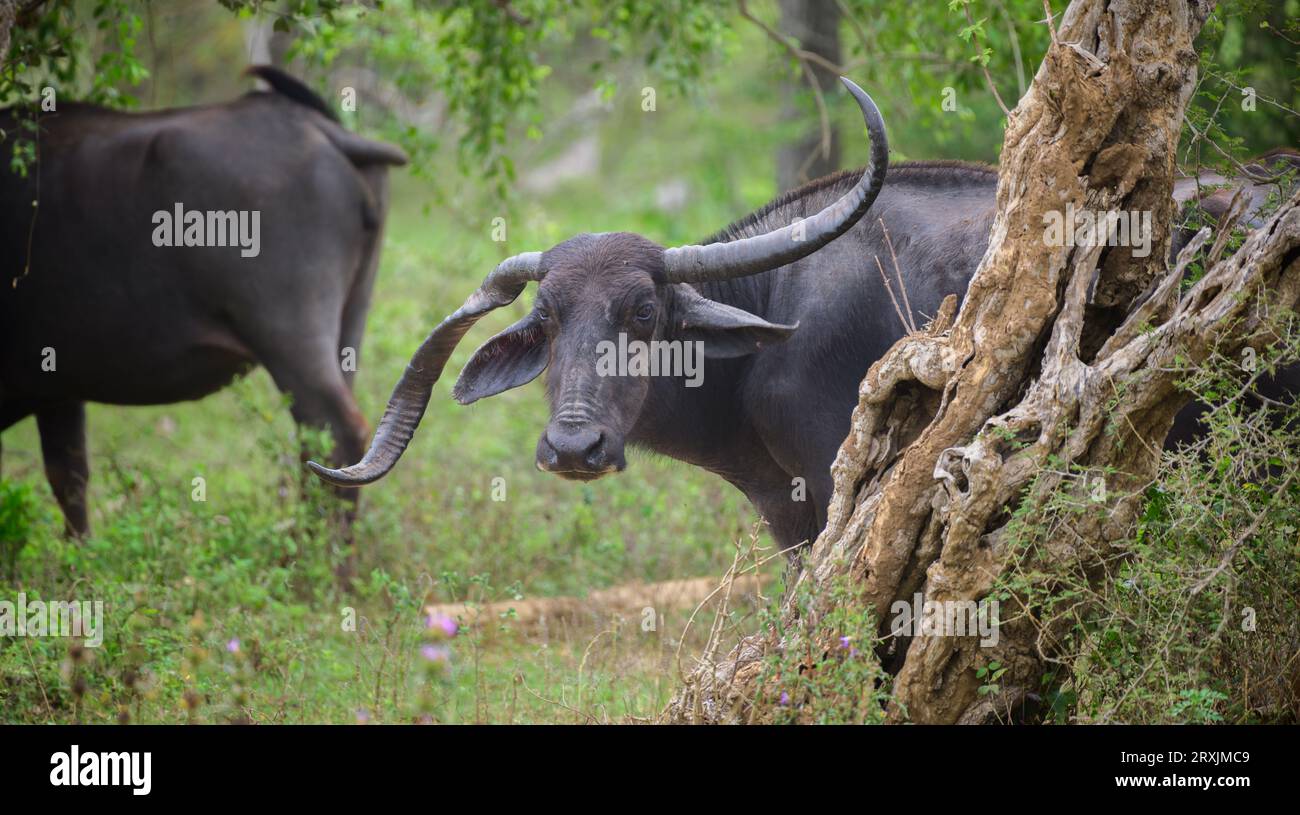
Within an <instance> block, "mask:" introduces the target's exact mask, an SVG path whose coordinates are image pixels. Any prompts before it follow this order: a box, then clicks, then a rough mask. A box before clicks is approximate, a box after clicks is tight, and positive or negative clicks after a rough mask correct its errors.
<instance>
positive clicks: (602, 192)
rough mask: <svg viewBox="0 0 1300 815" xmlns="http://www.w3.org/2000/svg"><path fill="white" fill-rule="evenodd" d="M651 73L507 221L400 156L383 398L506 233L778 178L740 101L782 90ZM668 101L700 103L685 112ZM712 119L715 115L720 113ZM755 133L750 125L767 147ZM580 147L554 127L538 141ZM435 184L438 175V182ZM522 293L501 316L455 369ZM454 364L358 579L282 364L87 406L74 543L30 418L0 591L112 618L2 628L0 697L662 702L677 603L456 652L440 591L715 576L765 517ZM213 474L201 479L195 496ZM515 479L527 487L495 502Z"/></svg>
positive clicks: (183, 702)
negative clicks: (601, 455)
mask: <svg viewBox="0 0 1300 815" xmlns="http://www.w3.org/2000/svg"><path fill="white" fill-rule="evenodd" d="M636 90H637V89H636V88H634V87H628V88H626V90H625V91H624V94H623V95H622V96H620V97H619V98H616V100H615V104H616V107H618V108H619V109H620V110H621V109H622V107H625V108H626V110H624V111H623V112H622V113H619V112H617V111H616V112H615V114H613V115H611V116H609V117H608V118H607V119H605V120H604V123H603V124H602V125H601V127H602V128H603V133H604V135H605V139H604V141H605V143H606V144H615V145H617V148H616V150H607V151H606V153H605V155H604V156H603V158H602V171H601V173H600V179H601V180H600V181H599V182H597V181H594V180H588V181H584V182H578V183H575V184H571V185H568V186H565V187H562V188H560V189H557V190H555V191H554V192H552V193H550V194H548V195H545V196H537V197H531V200H530V201H529V202H528V203H527V204H526V205H524V206H522V207H520V208H519V209H516V210H508V209H504V208H502V209H501V210H500V214H501V215H502V216H503V217H506V218H507V219H508V221H507V222H508V225H509V242H508V244H507V245H505V246H503V245H501V244H498V243H494V242H492V241H491V239H490V235H491V229H492V223H491V220H492V218H493V217H495V216H496V214H497V212H498V208H497V205H495V204H492V203H491V202H487V203H485V202H484V199H482V198H481V197H479V196H478V194H477V193H476V192H475V191H473V190H471V189H468V182H466V181H465V180H464V179H462V178H460V177H457V176H455V175H452V174H450V173H448V174H447V175H445V176H443V177H441V178H439V179H436V184H430V183H428V182H426V181H419V180H414V179H411V178H409V177H406V176H404V175H401V176H398V177H396V178H395V190H394V198H393V207H392V210H393V211H392V215H391V218H390V221H389V231H388V239H387V242H386V246H385V252H384V258H383V265H382V269H381V274H380V279H379V283H378V286H377V290H376V296H375V302H374V305H373V308H372V310H371V313H370V319H369V328H368V332H367V337H366V345H365V347H364V348H363V350H362V355H361V363H360V366H359V373H358V380H357V393H358V399H359V401H360V403H361V406H362V409H363V411H364V413H365V414H366V415H367V416H369V417H371V419H372V421H373V420H376V419H377V418H378V416H379V415H380V414H381V412H382V408H383V405H384V403H385V402H386V399H387V396H388V393H389V390H390V389H391V387H392V384H393V383H394V382H395V381H396V379H397V377H398V375H399V373H400V371H401V370H402V367H403V366H404V365H405V363H406V360H407V359H408V357H409V355H410V353H411V352H412V350H413V349H414V348H415V346H416V345H417V344H418V342H419V341H420V339H422V337H423V336H424V334H425V333H426V332H427V330H428V328H429V327H430V326H432V325H433V324H434V323H435V322H436V321H437V320H438V319H439V318H440V317H441V316H442V315H444V314H446V313H448V312H449V311H450V310H452V309H453V308H455V307H456V305H458V304H459V302H460V301H461V300H462V299H463V298H464V297H465V295H466V294H467V293H468V292H469V291H471V290H472V288H473V286H474V285H476V283H477V281H478V280H479V279H481V277H482V276H483V274H484V273H486V272H487V271H488V270H489V269H490V268H491V267H492V265H493V264H494V263H495V262H496V260H498V259H499V258H500V257H501V256H503V255H504V254H507V253H510V252H516V251H523V250H526V249H538V248H545V247H547V246H550V245H552V244H553V243H555V242H558V241H559V240H562V239H564V238H565V237H568V236H569V235H572V234H575V233H578V232H581V231H601V230H609V229H624V230H634V231H641V232H643V233H644V234H646V235H648V236H649V237H652V238H654V239H657V240H661V241H664V242H670V241H679V242H680V241H686V240H694V239H698V238H700V237H703V236H704V235H706V234H708V233H710V232H712V231H714V230H716V229H718V228H720V227H721V226H723V225H724V224H725V223H726V222H727V221H729V220H731V219H733V218H736V217H739V216H741V215H743V214H744V212H746V211H747V210H748V209H749V208H752V207H753V206H757V205H758V204H761V203H762V202H763V201H764V200H765V199H766V198H767V196H768V195H770V194H771V193H772V192H773V188H772V185H771V182H770V181H769V180H766V177H767V174H768V172H769V166H770V164H769V159H768V157H769V156H770V155H771V152H770V150H769V149H768V146H769V145H768V143H767V140H768V139H769V138H770V137H769V136H767V135H764V134H763V133H762V132H761V130H758V131H756V130H754V129H752V127H751V126H747V129H748V132H742V129H741V128H739V127H738V126H736V125H735V124H734V122H735V121H746V119H745V117H746V116H749V117H750V118H749V119H748V121H751V122H752V121H754V117H757V118H758V119H759V120H761V119H762V118H763V116H764V115H766V116H768V117H771V116H772V115H773V114H772V113H771V112H768V113H766V114H762V113H760V112H758V111H757V110H756V109H755V110H751V111H745V110H742V111H739V112H737V111H728V113H729V114H730V113H736V114H737V115H739V116H740V117H741V118H740V119H735V120H732V119H730V117H729V116H724V115H723V114H722V112H721V110H720V106H719V105H718V104H717V103H716V102H715V100H711V99H708V98H703V99H698V100H694V101H692V102H689V103H688V102H686V101H683V100H675V101H674V100H661V102H660V110H659V112H657V113H652V114H646V113H643V112H642V111H640V109H639V107H638V106H637V105H636V103H637V101H639V96H638V95H637V94H636ZM623 96H626V98H623ZM731 98H736V99H743V98H744V97H743V95H739V96H734V97H731ZM751 104H753V105H755V106H757V104H758V103H757V102H754V103H751ZM620 105H621V106H622V107H619V106H620ZM673 105H681V106H687V105H689V106H690V107H682V108H680V109H678V110H677V111H676V113H673V112H671V107H672V106H673ZM665 107H668V108H669V110H665ZM714 125H716V126H717V128H718V129H719V130H720V131H721V133H720V134H719V133H709V132H708V131H707V130H706V131H703V132H705V133H708V137H707V138H705V137H703V136H702V135H700V134H701V131H700V130H699V129H698V128H709V127H712V126H714ZM728 139H731V141H728ZM738 144H739V145H741V146H742V147H744V146H745V145H751V146H752V147H753V150H752V152H750V155H749V157H746V155H745V153H746V150H744V149H741V150H737V149H736V145H738ZM724 145H728V146H729V147H728V148H724ZM563 147H564V145H563V143H562V142H560V143H556V144H555V145H554V146H553V147H548V146H547V145H545V144H544V145H542V146H540V147H539V148H538V150H537V155H536V156H534V157H533V158H534V160H536V161H541V160H543V159H544V158H545V157H546V155H547V152H548V150H549V151H550V152H552V153H553V152H557V151H559V150H562V149H563ZM751 158H752V160H749V159H751ZM742 159H743V160H742ZM686 167H692V168H696V167H698V168H701V169H700V170H699V171H692V172H690V173H688V172H687V171H686V170H685V169H684V168H686ZM671 178H680V179H681V180H682V181H684V182H685V184H686V185H687V188H688V189H689V190H690V195H689V198H688V203H687V204H686V206H685V208H684V209H683V210H682V211H681V212H680V213H678V214H676V215H675V216H672V217H669V216H666V215H664V214H663V212H662V210H661V209H660V208H659V207H658V206H657V205H656V202H655V197H654V190H655V188H656V185H657V184H658V183H660V182H662V181H664V180H667V179H671ZM435 187H436V188H437V189H439V190H440V191H441V195H442V196H443V197H442V198H441V200H439V201H438V202H437V203H435V204H433V205H432V206H428V205H427V204H428V202H430V201H431V200H434V196H433V194H432V190H434V189H435ZM627 190H635V191H636V192H625V191H627ZM530 299H531V295H526V296H525V298H522V300H530ZM527 307H528V304H527V303H526V302H520V303H517V304H515V306H513V307H512V308H510V309H506V310H504V312H503V313H500V314H495V315H492V316H490V317H489V318H488V319H486V320H484V324H483V325H482V326H481V327H480V328H478V329H477V330H476V332H475V334H474V335H473V336H472V337H471V339H470V341H468V342H466V343H465V344H464V345H463V347H462V348H461V349H459V350H458V351H457V353H456V355H455V356H454V357H453V359H452V363H451V366H450V368H449V370H451V371H454V370H458V369H459V367H460V366H461V365H462V364H463V363H464V361H465V360H466V359H468V357H469V355H470V353H472V351H473V349H474V347H475V345H476V343H475V342H474V340H475V339H477V340H479V341H481V340H482V339H484V338H486V337H488V336H491V334H492V333H494V331H495V330H497V329H499V328H501V327H504V326H505V325H507V324H509V323H510V322H512V321H514V320H515V319H517V318H518V317H519V316H520V315H521V314H522V313H523V311H524V309H526V308H527ZM453 381H454V378H453V377H451V376H448V377H447V379H446V380H445V381H444V382H442V383H439V385H438V387H437V389H436V391H435V394H434V399H433V403H432V405H431V406H430V408H429V411H428V413H427V415H426V418H425V420H424V424H423V426H422V428H421V430H420V432H419V434H418V435H417V437H416V440H415V442H414V444H413V446H412V448H411V450H410V451H409V452H408V454H407V455H406V457H405V458H404V459H403V460H402V462H401V464H400V466H399V467H398V468H397V469H396V471H395V472H394V473H393V474H392V475H391V476H390V477H389V478H387V479H385V480H384V481H383V482H381V483H379V484H377V485H375V486H373V487H369V488H367V489H366V490H365V491H364V493H363V496H364V497H363V511H362V513H361V518H360V521H359V523H358V524H357V526H356V528H355V530H354V537H355V552H356V557H357V561H358V569H359V575H360V577H359V579H358V581H357V583H356V585H355V586H354V587H353V589H352V590H351V591H348V592H345V591H341V590H340V588H339V586H338V584H337V581H336V580H335V579H334V576H333V568H334V566H335V565H337V562H338V560H339V559H340V558H341V557H342V556H343V554H344V549H345V547H344V546H343V545H342V543H341V536H340V535H339V534H338V530H337V529H335V528H334V527H333V526H332V525H331V523H330V521H329V520H328V518H326V517H325V516H326V515H327V514H328V513H327V512H324V511H323V510H322V507H323V506H328V504H329V499H328V498H324V497H322V496H320V495H317V494H315V493H316V488H315V485H314V484H306V483H305V482H303V481H301V480H300V478H299V470H298V463H297V444H298V442H297V438H296V431H295V428H294V427H293V424H292V422H291V421H290V420H289V416H288V413H287V411H286V410H285V409H284V402H283V400H282V398H281V397H280V395H279V394H278V393H276V391H275V389H274V388H273V387H272V385H271V383H270V380H269V377H267V376H266V374H265V373H264V372H262V371H260V370H258V371H256V372H254V373H253V374H251V375H249V376H248V377H247V378H245V379H243V380H241V381H239V382H237V383H236V384H235V385H234V386H232V387H231V388H228V389H227V390H225V391H223V392H221V393H219V394H216V395H214V396H212V397H209V398H208V399H205V400H202V401H200V402H195V403H187V404H177V405H166V406H159V407H150V408H119V407H111V406H100V405H92V406H90V408H89V436H90V446H91V454H92V483H91V493H90V502H91V507H92V523H93V525H94V530H95V531H94V534H93V536H92V537H91V538H90V539H89V540H86V541H83V542H79V543H70V542H66V541H64V540H62V538H61V536H60V535H59V530H60V527H61V520H60V518H59V516H58V514H57V509H56V507H55V505H54V502H53V499H52V497H51V496H50V495H49V491H48V488H47V486H46V485H45V481H44V478H43V475H42V473H41V463H40V457H39V443H38V439H37V435H36V430H35V423H34V421H33V420H30V419H29V420H26V421H24V422H22V423H20V424H19V425H17V426H15V427H14V428H11V429H10V430H9V431H7V432H6V433H5V436H4V474H5V478H6V486H5V487H4V490H5V497H6V500H8V501H10V502H11V504H13V505H15V506H16V507H17V508H18V509H17V511H16V512H14V513H11V514H10V516H0V517H8V520H7V521H5V522H4V524H5V525H0V541H3V542H4V543H3V546H4V547H5V549H6V552H5V554H6V555H9V556H14V557H15V559H14V562H13V569H12V573H11V574H10V575H8V578H9V579H8V580H6V581H5V584H4V588H3V590H0V599H9V600H15V599H16V598H17V594H18V593H19V592H24V593H25V594H26V596H27V599H28V601H31V600H34V599H36V598H38V597H39V598H43V599H65V600H66V599H73V598H76V599H83V600H102V601H103V602H104V606H105V612H104V613H105V629H106V635H105V640H104V644H103V646H102V647H100V648H98V649H94V650H93V651H85V652H81V651H79V650H78V649H76V648H71V649H70V648H69V643H68V642H67V641H65V640H59V639H53V638H45V639H39V638H4V639H0V720H3V721H9V722H14V721H24V722H44V721H72V720H83V721H114V720H118V719H119V718H121V717H127V718H130V719H131V720H134V721H164V722H168V721H185V720H189V719H195V720H200V721H225V720H252V721H258V722H269V721H284V722H317V721H325V722H347V721H354V720H356V719H357V718H358V717H360V718H363V719H364V718H369V719H371V720H375V721H405V720H411V719H419V718H423V717H429V718H432V719H435V720H438V721H452V722H459V721H574V720H579V721H585V720H597V721H606V720H624V719H626V718H628V717H643V718H644V717H652V716H653V715H654V714H655V713H656V711H657V710H659V709H660V708H661V707H662V705H663V703H664V702H665V701H666V699H667V695H668V693H669V692H670V688H671V684H672V681H673V679H674V678H675V676H676V667H675V659H676V657H675V655H676V653H677V650H678V645H679V643H680V642H681V640H682V628H683V623H684V621H685V613H684V612H665V616H664V618H663V619H662V621H660V622H659V623H658V624H656V625H655V626H654V628H655V629H656V630H653V631H646V630H644V629H645V628H646V626H645V625H643V620H641V619H633V620H627V621H622V622H619V621H616V620H615V621H611V620H609V619H603V618H598V617H592V618H587V619H579V620H576V621H570V622H567V623H565V624H563V625H555V626H551V627H550V628H549V629H546V630H542V631H530V632H527V633H521V632H517V631H514V630H513V629H514V628H515V626H514V625H513V624H512V623H511V621H510V620H509V619H505V620H501V621H498V622H496V623H494V624H493V625H491V626H489V627H487V628H486V629H477V630H475V631H474V632H468V631H466V632H462V634H461V635H460V636H458V637H457V638H456V639H455V640H454V641H453V642H452V643H451V644H450V646H451V647H450V659H448V660H442V659H441V658H439V659H438V660H436V661H433V662H430V661H428V660H425V659H423V658H422V657H421V655H420V646H421V645H422V644H425V632H424V628H423V625H422V622H423V620H422V616H421V608H422V606H423V605H424V603H426V602H449V601H457V600H465V599H471V600H497V599H503V598H518V597H537V596H551V595H579V596H581V595H584V594H585V593H587V592H589V591H592V590H594V589H598V588H602V587H607V586H611V585H617V584H620V583H625V582H629V581H635V580H644V581H652V580H662V579H668V578H678V577H691V576H700V575H720V574H721V573H722V572H723V571H725V569H726V568H727V567H728V566H729V565H730V564H731V561H732V555H733V553H734V549H733V546H732V545H731V544H732V543H733V542H735V541H740V540H748V538H749V535H750V531H751V528H752V525H753V523H754V521H755V516H754V514H753V512H752V510H751V509H750V508H749V506H748V504H747V503H746V502H745V501H744V499H743V497H742V496H740V495H739V494H738V493H737V492H736V491H735V490H733V489H732V488H731V487H730V486H728V485H727V484H725V483H724V482H722V481H720V480H719V479H716V478H714V477H712V476H709V475H707V474H705V473H703V472H700V471H697V470H694V469H692V468H689V467H686V466H684V465H679V464H676V463H673V462H670V461H667V460H663V459H659V458H655V457H651V456H646V455H636V454H633V457H632V460H631V462H630V467H629V470H628V472H627V473H625V474H623V475H621V476H619V477H616V478H610V479H605V480H601V481H599V482H595V483H592V484H587V485H579V484H574V483H570V482H566V481H562V480H560V479H557V478H555V477H553V476H549V475H545V474H543V473H540V472H538V471H537V470H536V469H535V468H534V465H533V452H532V451H533V447H534V445H535V443H536V438H537V434H538V433H539V432H540V431H541V429H542V428H543V426H544V423H545V419H546V406H545V402H544V399H543V394H542V386H541V383H540V381H538V382H535V383H533V384H531V385H529V386H527V387H524V388H521V389H519V390H516V391H512V392H509V393H506V394H503V395H501V396H499V397H497V398H494V399H490V400H486V401H484V402H481V403H479V404H477V405H475V406H473V407H471V408H461V407H459V406H457V405H456V404H455V403H454V402H453V401H452V399H451V398H450V387H451V383H452V382H453ZM196 478H202V479H203V488H204V490H205V492H206V495H205V499H206V500H203V501H196V500H193V499H194V492H195V488H196V487H195V485H196V482H195V479H196ZM496 478H500V479H503V480H504V481H503V482H498V483H503V484H504V487H505V500H502V501H496V500H493V484H494V481H493V479H496ZM304 490H305V491H306V493H304ZM497 497H499V495H498V496H497ZM6 559H7V558H0V562H4V561H5V560H6ZM772 568H773V569H775V564H774V565H773V567H772ZM687 611H689V610H687ZM747 611H752V607H747V606H743V605H742V607H741V608H740V610H739V611H738V612H736V613H737V614H740V613H745V612H747ZM354 619H355V621H356V623H355V626H353V625H352V624H351V621H353V620H354ZM710 622H711V621H710V620H709V619H708V618H707V615H706V617H705V618H704V619H702V620H697V625H696V627H695V628H694V629H693V632H692V633H688V634H687V635H686V637H685V640H686V644H685V646H684V647H683V648H682V652H683V654H684V655H689V654H691V653H693V651H692V649H694V651H698V650H699V647H700V645H701V644H702V642H703V639H704V635H705V634H706V633H707V631H708V627H709V625H710ZM349 629H351V630H349ZM439 654H441V652H439ZM684 658H687V657H684Z"/></svg>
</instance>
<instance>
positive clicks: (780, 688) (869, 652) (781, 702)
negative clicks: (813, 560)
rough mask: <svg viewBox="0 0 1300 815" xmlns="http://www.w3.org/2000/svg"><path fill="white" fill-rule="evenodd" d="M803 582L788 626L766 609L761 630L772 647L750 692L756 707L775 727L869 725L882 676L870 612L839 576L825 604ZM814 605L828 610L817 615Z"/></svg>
mask: <svg viewBox="0 0 1300 815" xmlns="http://www.w3.org/2000/svg"><path fill="white" fill-rule="evenodd" d="M808 585H809V581H802V582H800V583H797V584H796V585H795V587H794V588H793V589H792V591H793V592H794V593H795V594H794V602H795V604H796V605H797V607H798V608H799V610H800V613H799V615H798V618H797V621H796V622H795V623H794V625H789V626H788V625H786V624H785V623H783V621H782V617H783V615H782V613H781V609H780V608H778V607H773V608H769V609H766V610H765V611H764V613H763V615H762V616H761V619H762V621H763V629H762V630H770V631H772V632H773V636H774V637H775V638H776V639H777V641H778V642H779V643H780V646H779V647H778V648H774V649H770V650H769V651H768V652H767V654H766V655H765V656H764V658H763V665H762V671H761V673H760V674H759V679H758V687H759V688H760V693H762V694H763V696H764V697H765V703H764V704H763V705H762V706H761V707H763V708H765V709H767V710H771V711H772V716H773V721H774V722H776V723H779V724H797V723H800V724H806V723H816V724H874V723H880V722H882V721H884V718H885V705H886V703H887V702H888V699H889V680H890V677H889V676H888V674H886V673H885V671H884V670H883V669H882V668H881V667H880V661H879V660H878V659H877V657H876V649H877V648H878V647H879V646H880V638H879V636H878V635H877V633H876V632H877V630H878V627H877V625H876V621H875V615H874V613H872V611H871V609H869V608H864V607H863V606H862V604H861V603H860V602H858V601H857V596H856V595H857V589H856V588H855V587H854V586H853V584H852V583H851V581H849V580H848V579H847V578H839V579H837V580H835V581H834V583H833V584H832V587H831V596H830V598H829V603H827V604H826V605H822V602H823V601H825V600H826V599H827V598H819V599H818V601H817V602H814V598H813V597H812V596H811V594H810V589H809V588H808ZM815 607H821V608H828V609H829V610H828V611H826V612H825V613H824V614H820V615H819V614H817V613H816V612H814V608H815Z"/></svg>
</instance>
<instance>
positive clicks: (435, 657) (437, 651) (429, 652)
mask: <svg viewBox="0 0 1300 815" xmlns="http://www.w3.org/2000/svg"><path fill="white" fill-rule="evenodd" d="M450 655H451V654H450V653H449V652H448V651H447V649H446V648H445V647H444V646H441V645H425V646H422V647H421V648H420V656H422V657H424V658H425V659H426V660H428V661H429V662H446V661H447V657H449V656H450Z"/></svg>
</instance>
